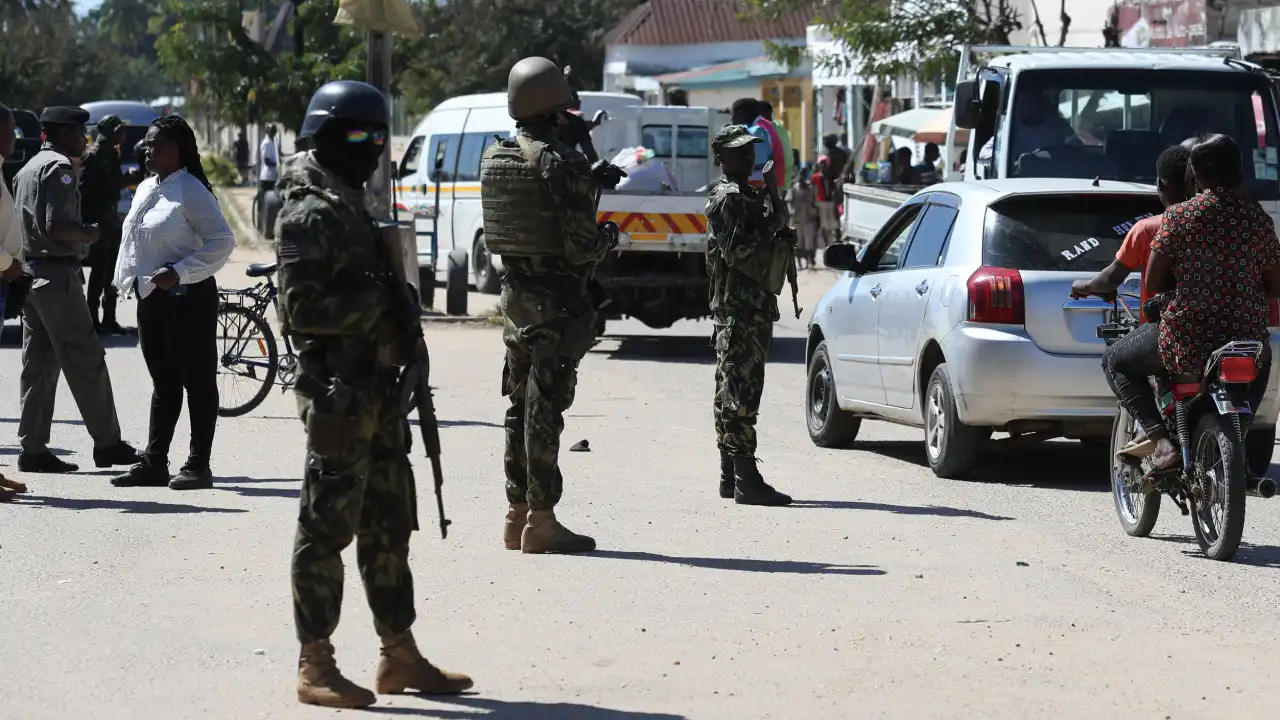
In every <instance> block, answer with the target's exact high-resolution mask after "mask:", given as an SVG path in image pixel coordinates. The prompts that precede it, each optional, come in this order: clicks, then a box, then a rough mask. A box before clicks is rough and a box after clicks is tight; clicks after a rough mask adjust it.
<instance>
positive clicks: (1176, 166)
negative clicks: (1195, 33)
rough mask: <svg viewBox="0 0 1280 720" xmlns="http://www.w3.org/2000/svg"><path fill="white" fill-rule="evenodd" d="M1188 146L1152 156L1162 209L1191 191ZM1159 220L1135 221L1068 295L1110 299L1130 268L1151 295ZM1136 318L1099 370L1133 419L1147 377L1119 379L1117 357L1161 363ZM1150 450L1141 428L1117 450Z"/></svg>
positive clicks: (1152, 338)
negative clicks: (1136, 381) (1110, 254)
mask: <svg viewBox="0 0 1280 720" xmlns="http://www.w3.org/2000/svg"><path fill="white" fill-rule="evenodd" d="M1189 145H1190V143H1185V144H1183V145H1174V146H1173V147H1170V148H1167V149H1166V150H1165V151H1164V152H1162V153H1160V157H1159V159H1158V160H1156V193H1157V194H1158V195H1159V196H1160V202H1161V203H1162V204H1163V205H1164V206H1165V208H1168V207H1169V206H1170V205H1176V204H1178V203H1180V202H1184V201H1186V200H1187V199H1188V198H1190V197H1191V196H1192V195H1193V194H1194V191H1195V180H1194V178H1192V177H1191V150H1190V147H1189ZM1163 219H1164V218H1163V216H1162V215H1152V216H1151V217H1147V218H1143V219H1142V220H1139V221H1138V222H1137V223H1135V224H1134V226H1133V227H1132V228H1130V229H1129V232H1128V233H1127V234H1126V235H1125V237H1124V242H1123V243H1122V244H1121V245H1120V250H1119V251H1118V252H1117V253H1116V259H1115V261H1114V262H1112V263H1111V264H1110V265H1108V266H1107V267H1105V268H1103V269H1102V270H1101V271H1100V272H1099V273H1098V274H1097V275H1094V276H1093V277H1091V278H1089V279H1087V280H1076V281H1075V282H1073V283H1072V284H1071V295H1072V297H1087V296H1089V295H1097V296H1098V297H1103V298H1108V299H1110V298H1113V297H1115V294H1116V290H1117V289H1118V288H1119V287H1120V285H1121V284H1122V283H1123V282H1124V281H1125V278H1127V277H1129V275H1130V274H1132V273H1133V272H1134V271H1138V272H1141V273H1142V290H1141V292H1140V298H1141V302H1142V303H1146V301H1147V300H1149V299H1151V290H1150V289H1148V288H1147V258H1148V256H1150V255H1151V241H1152V240H1153V239H1155V236H1156V233H1157V232H1159V230H1160V223H1161V221H1162V220H1163ZM1139 319H1140V320H1141V322H1142V323H1143V324H1142V325H1141V326H1139V327H1138V328H1137V329H1135V330H1134V331H1133V332H1131V333H1129V334H1128V335H1126V336H1124V337H1123V338H1121V339H1119V340H1117V341H1116V342H1115V343H1114V344H1113V345H1111V346H1109V347H1108V348H1107V349H1106V350H1105V351H1103V353H1102V371H1103V373H1104V374H1105V375H1106V378H1107V384H1108V385H1110V386H1111V391H1112V392H1114V393H1115V394H1116V397H1118V398H1120V400H1121V402H1123V403H1124V405H1125V408H1126V409H1128V410H1129V413H1130V415H1132V416H1133V417H1135V418H1137V417H1140V416H1139V415H1137V414H1136V413H1134V411H1133V408H1132V407H1131V405H1132V400H1133V397H1134V394H1135V393H1145V395H1147V396H1150V395H1151V391H1150V390H1148V389H1146V388H1147V382H1146V378H1145V377H1143V378H1142V380H1141V384H1140V385H1133V384H1130V383H1127V382H1126V381H1125V379H1124V378H1123V377H1120V378H1118V379H1117V376H1118V373H1117V371H1116V369H1115V364H1116V362H1117V361H1119V362H1120V363H1121V364H1124V359H1125V358H1126V357H1127V356H1132V355H1136V356H1138V357H1141V358H1145V359H1146V360H1145V361H1144V362H1146V363H1147V364H1150V363H1151V362H1159V357H1160V350H1159V347H1158V345H1157V338H1158V333H1159V326H1158V325H1156V324H1155V323H1151V322H1148V318H1146V317H1145V316H1143V315H1142V314H1141V311H1139ZM1139 402H1141V400H1139ZM1144 427H1145V426H1144ZM1154 449H1155V443H1154V442H1153V441H1151V440H1149V439H1148V436H1147V434H1146V432H1145V431H1144V432H1139V433H1138V435H1137V436H1136V437H1134V438H1133V440H1132V441H1131V442H1130V443H1129V444H1128V445H1126V446H1125V447H1124V448H1123V449H1122V450H1121V451H1120V452H1121V453H1122V454H1128V455H1133V456H1134V457H1145V456H1146V455H1149V454H1151V451H1152V450H1154Z"/></svg>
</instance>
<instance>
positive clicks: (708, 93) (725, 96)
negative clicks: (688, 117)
mask: <svg viewBox="0 0 1280 720" xmlns="http://www.w3.org/2000/svg"><path fill="white" fill-rule="evenodd" d="M687 92H688V93H689V105H691V106H694V107H702V106H706V107H710V108H728V107H731V106H732V105H733V101H734V100H737V99H738V98H744V97H752V98H758V97H760V84H759V83H756V84H754V85H743V86H741V87H727V88H708V89H706V90H698V89H692V90H687Z"/></svg>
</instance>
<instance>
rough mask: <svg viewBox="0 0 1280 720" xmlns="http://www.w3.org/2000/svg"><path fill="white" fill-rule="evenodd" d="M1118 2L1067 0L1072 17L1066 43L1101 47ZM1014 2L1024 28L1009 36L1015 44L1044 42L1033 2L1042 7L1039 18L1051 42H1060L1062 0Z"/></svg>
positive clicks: (1075, 45)
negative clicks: (1104, 30) (1112, 12)
mask: <svg viewBox="0 0 1280 720" xmlns="http://www.w3.org/2000/svg"><path fill="white" fill-rule="evenodd" d="M1115 3H1116V0H1067V15H1069V16H1070V17H1071V26H1070V27H1069V28H1068V29H1067V42H1066V44H1067V46H1068V47H1102V42H1103V40H1102V28H1104V27H1106V24H1107V20H1108V19H1109V18H1110V17H1111V8H1112V6H1114V5H1115ZM1013 4H1014V6H1015V7H1016V8H1017V10H1018V14H1019V16H1020V18H1021V20H1022V30H1019V31H1015V32H1014V34H1013V36H1012V37H1011V38H1010V40H1012V42H1013V44H1014V45H1043V44H1044V43H1042V42H1040V33H1039V31H1038V30H1037V29H1036V23H1035V13H1034V12H1032V6H1033V4H1034V6H1035V7H1037V8H1039V10H1040V22H1041V23H1042V24H1043V25H1044V34H1045V35H1046V36H1047V37H1048V40H1049V44H1050V45H1057V44H1058V34H1059V32H1060V31H1061V29H1062V23H1061V22H1060V21H1059V20H1058V13H1059V12H1060V11H1061V9H1062V0H1013Z"/></svg>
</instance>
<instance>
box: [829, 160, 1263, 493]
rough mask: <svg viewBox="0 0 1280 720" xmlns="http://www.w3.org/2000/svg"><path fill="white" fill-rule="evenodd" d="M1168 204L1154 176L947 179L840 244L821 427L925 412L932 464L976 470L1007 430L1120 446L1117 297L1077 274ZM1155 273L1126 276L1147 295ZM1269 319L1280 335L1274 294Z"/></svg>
mask: <svg viewBox="0 0 1280 720" xmlns="http://www.w3.org/2000/svg"><path fill="white" fill-rule="evenodd" d="M1160 212H1162V207H1161V205H1160V202H1159V200H1158V199H1157V198H1156V195H1155V192H1154V188H1152V187H1151V186H1149V185H1139V184H1133V183H1120V182H1112V181H1106V180H1103V181H1089V180H1071V179H1014V180H990V181H971V182H956V183H944V184H941V185H934V186H932V187H929V188H926V189H925V190H922V191H921V192H919V193H917V194H916V195H915V196H913V197H912V198H911V199H910V200H908V201H907V202H906V203H904V204H903V205H902V207H901V208H899V209H898V210H897V212H895V213H894V215H893V216H892V217H891V218H890V219H889V221H888V222H887V223H886V224H885V225H884V227H883V228H881V230H880V231H879V233H878V234H877V235H876V236H875V238H874V239H872V240H871V242H869V243H868V244H867V245H866V246H864V247H862V248H861V249H857V248H855V247H854V246H852V245H834V246H832V247H830V248H828V249H827V251H826V262H827V265H828V267H833V268H837V269H840V270H843V271H844V272H843V273H842V274H841V276H840V279H839V280H838V281H837V282H836V283H835V285H834V286H833V287H832V288H831V289H830V290H829V291H827V293H826V295H824V296H823V298H822V300H821V301H820V302H819V303H818V304H817V306H816V307H815V308H814V312H813V316H812V318H811V319H810V321H809V338H808V343H807V348H806V353H807V355H806V358H807V359H806V363H807V368H808V379H807V387H806V390H805V400H806V402H805V405H806V416H807V418H808V425H809V435H810V437H811V438H812V439H813V442H814V443H815V444H817V445H819V446H822V447H842V446H849V445H850V444H852V443H853V442H854V440H855V438H856V437H857V434H858V429H859V425H860V424H861V422H862V421H863V420H864V419H876V420H887V421H890V422H895V423H902V424H906V425H912V426H916V427H921V428H923V429H924V441H925V450H926V455H927V457H928V460H929V465H930V466H931V467H932V468H933V471H934V473H935V474H937V475H938V476H940V477H948V478H954V477H962V476H964V475H966V474H967V473H969V472H970V471H971V470H973V469H974V467H975V466H976V465H977V464H978V462H979V459H980V451H981V449H982V447H983V445H984V444H985V443H986V441H987V439H988V438H990V437H991V435H992V433H993V432H996V431H1000V432H1007V433H1009V434H1010V435H1013V436H1029V437H1030V438H1031V439H1036V438H1039V439H1051V438H1056V437H1066V438H1075V439H1079V440H1081V441H1082V442H1084V443H1085V444H1086V445H1089V446H1091V447H1094V448H1096V449H1097V450H1098V451H1099V452H1105V451H1106V448H1108V447H1109V443H1110V435H1111V423H1112V418H1113V415H1114V413H1115V409H1116V399H1115V396H1114V395H1113V394H1112V392H1111V389H1110V388H1109V387H1108V385H1107V382H1106V379H1105V377H1104V376H1103V374H1102V367H1101V363H1100V358H1101V356H1102V351H1103V349H1104V347H1105V344H1104V343H1103V341H1102V340H1100V339H1098V337H1097V333H1096V330H1097V326H1098V325H1099V324H1101V323H1102V322H1104V318H1105V316H1106V313H1107V311H1108V310H1110V309H1111V304H1110V303H1108V302H1105V301H1103V300H1100V299H1094V298H1090V299H1084V300H1076V299H1072V298H1071V294H1070V288H1071V282H1072V281H1073V280H1075V279H1077V278H1087V277H1090V276H1092V275H1093V274H1094V273H1096V272H1097V271H1098V270H1101V269H1102V268H1104V267H1106V266H1107V265H1108V264H1110V263H1111V261H1112V260H1114V259H1115V255H1116V251H1117V250H1118V249H1119V247H1120V243H1121V241H1122V240H1123V239H1124V236H1125V233H1126V232H1127V231H1128V229H1129V228H1130V227H1132V225H1133V224H1134V223H1135V222H1137V221H1138V220H1140V219H1142V218H1144V217H1147V216H1149V215H1152V214H1157V213H1160ZM1139 281H1140V280H1139V277H1138V276H1137V275H1136V274H1135V275H1134V276H1133V277H1131V278H1130V279H1129V280H1128V281H1127V282H1126V286H1125V287H1124V288H1122V290H1123V291H1128V292H1133V293H1135V294H1136V292H1137V290H1138V283H1139ZM1134 304H1135V305H1136V303H1134ZM1269 324H1270V325H1272V326H1273V327H1272V335H1271V343H1272V346H1273V347H1280V335H1277V331H1280V328H1277V327H1274V326H1276V325H1280V319H1277V317H1276V308H1275V304H1274V303H1273V307H1272V319H1271V322H1270V323H1269ZM1273 356H1274V355H1273ZM1276 357H1280V356H1276ZM1278 376H1280V362H1276V363H1273V364H1272V366H1271V384H1270V387H1269V389H1268V392H1267V396H1266V399H1265V400H1264V403H1263V407H1262V408H1260V412H1259V413H1258V414H1257V420H1256V422H1255V425H1254V431H1253V433H1251V434H1250V438H1249V443H1248V445H1249V448H1250V450H1249V455H1250V464H1251V466H1253V467H1254V468H1255V469H1256V468H1259V467H1260V468H1262V469H1265V468H1266V466H1267V464H1269V462H1270V459H1271V453H1272V450H1273V444H1274V441H1275V432H1276V430H1275V423H1276V414H1277V411H1278V410H1280V405H1278V404H1277V387H1278V386H1280V382H1277V378H1278Z"/></svg>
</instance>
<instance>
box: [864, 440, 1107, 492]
mask: <svg viewBox="0 0 1280 720" xmlns="http://www.w3.org/2000/svg"><path fill="white" fill-rule="evenodd" d="M1004 442H1005V441H1003V440H991V441H988V442H987V445H986V447H985V449H984V450H983V454H982V459H981V461H980V462H979V463H978V467H977V468H976V469H975V470H974V471H973V473H972V474H970V475H969V477H967V478H965V481H967V482H986V483H1000V484H1001V485H1012V486H1018V487H1038V488H1046V489H1050V490H1075V491H1079V492H1110V490H1111V483H1110V480H1109V479H1108V477H1107V473H1108V472H1109V470H1108V468H1109V465H1108V464H1107V456H1106V454H1105V453H1097V452H1091V451H1089V450H1086V449H1085V448H1084V447H1083V446H1082V445H1081V444H1080V443H1077V442H1046V443H1039V444H1034V445H1017V446H1015V445H1006V444H1004ZM851 450H854V451H862V452H870V453H875V454H876V455H880V456H882V457H890V458H893V459H895V460H901V461H903V462H909V463H911V464H913V465H919V466H920V467H926V468H927V467H929V461H928V459H927V458H926V457H925V454H924V442H923V440H871V441H867V442H855V443H854V444H853V447H852V448H851Z"/></svg>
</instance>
